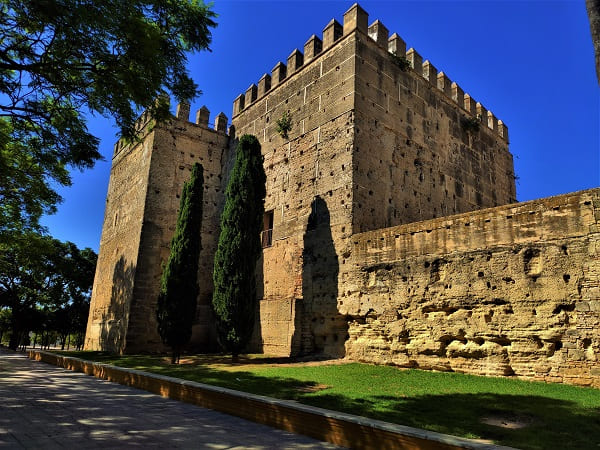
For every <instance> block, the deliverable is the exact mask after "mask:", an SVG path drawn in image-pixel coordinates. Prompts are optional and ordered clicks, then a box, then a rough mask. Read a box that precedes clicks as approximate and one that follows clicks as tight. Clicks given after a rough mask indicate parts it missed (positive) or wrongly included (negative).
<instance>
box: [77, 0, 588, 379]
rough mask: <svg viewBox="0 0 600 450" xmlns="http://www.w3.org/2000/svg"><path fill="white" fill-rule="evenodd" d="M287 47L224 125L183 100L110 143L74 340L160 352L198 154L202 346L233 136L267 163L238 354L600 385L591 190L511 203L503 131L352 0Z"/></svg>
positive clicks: (197, 338) (197, 332)
mask: <svg viewBox="0 0 600 450" xmlns="http://www.w3.org/2000/svg"><path fill="white" fill-rule="evenodd" d="M302 50H303V51H300V50H298V49H296V50H294V51H293V52H292V53H291V54H290V56H289V57H288V59H287V61H286V64H283V63H281V62H280V63H278V64H277V65H275V67H274V68H273V70H272V71H271V73H270V74H265V75H264V76H263V77H262V78H261V79H260V80H258V82H257V84H252V85H251V86H250V87H249V88H248V89H247V90H246V91H245V92H244V93H243V94H241V95H240V96H239V97H237V98H236V99H235V101H234V104H233V117H232V120H231V122H232V124H231V126H230V127H229V128H227V121H228V119H227V117H225V115H224V114H223V113H221V114H219V115H218V116H217V117H216V119H215V126H214V128H209V126H208V122H209V111H208V110H207V109H206V108H202V109H200V110H199V111H198V112H197V114H196V118H195V121H194V122H190V121H189V115H190V107H189V105H186V104H180V105H179V106H178V107H177V112H176V116H175V117H174V118H173V119H172V120H171V122H170V123H168V124H159V125H157V124H154V122H153V121H152V120H151V119H150V118H149V117H147V116H146V115H143V116H142V117H141V118H140V120H139V122H138V127H139V133H140V137H141V139H140V141H139V142H135V143H125V142H123V141H119V142H117V144H116V145H115V152H114V155H113V162H112V170H111V178H110V184H109V190H108V197H107V204H106V212H105V218H104V226H103V231H102V239H101V243H100V253H99V259H98V267H97V272H96V279H95V282H94V290H93V295H92V305H91V309H90V318H89V322H88V330H87V334H86V348H87V349H103V350H111V351H118V352H144V351H160V350H162V349H163V347H162V344H161V342H160V338H159V336H158V332H157V327H156V319H155V307H156V301H157V293H158V286H159V279H160V274H161V264H162V263H163V262H164V261H165V260H166V258H167V255H168V253H169V242H170V240H171V237H172V235H173V231H174V227H175V221H176V215H177V208H178V206H179V195H180V193H181V190H182V186H183V183H184V181H186V180H187V178H189V173H190V170H191V167H192V164H193V163H194V162H196V161H198V162H200V163H202V165H203V166H204V174H205V175H204V176H205V194H204V202H205V204H204V218H203V225H202V246H203V250H202V254H201V257H200V262H201V266H200V270H199V285H200V290H201V292H200V294H199V297H198V310H197V317H196V324H195V325H194V330H193V338H192V346H193V347H194V348H196V349H201V350H210V349H214V348H215V346H216V342H215V336H214V329H213V328H212V323H213V320H212V318H211V314H212V313H211V308H210V301H211V296H212V261H213V256H214V252H215V248H216V242H217V239H218V233H219V216H220V212H221V209H222V206H223V202H224V191H225V186H226V183H227V178H228V173H229V170H230V168H231V167H232V164H233V161H234V158H235V146H236V141H237V137H239V136H241V135H243V134H246V133H248V134H253V135H255V136H256V137H257V138H258V139H259V141H260V143H261V146H262V152H263V155H264V167H265V172H266V175H267V186H266V187H267V198H266V200H265V211H266V214H265V231H264V232H263V235H262V240H263V247H264V248H263V255H262V259H261V260H260V262H259V264H258V267H257V270H258V279H259V286H258V293H259V298H260V300H259V311H258V313H257V317H256V324H255V333H254V337H253V342H252V344H251V350H253V351H262V352H265V353H268V354H274V355H303V354H320V355H329V356H334V357H341V356H345V357H347V358H350V359H353V360H358V361H368V362H377V363H384V364H396V365H400V366H404V367H419V368H431V369H438V370H455V371H461V372H467V373H475V374H485V375H491V374H493V375H517V376H520V377H527V378H532V379H542V380H548V381H564V382H570V383H579V384H588V385H594V386H600V363H599V362H598V360H597V358H598V352H599V350H600V336H599V334H598V331H597V330H598V325H600V288H599V278H600V263H599V260H600V234H599V230H598V223H599V221H600V190H598V189H595V190H589V191H583V192H578V193H573V194H567V195H563V196H558V197H552V198H547V199H541V200H536V201H533V202H526V203H515V202H516V192H515V178H514V171H513V161H512V155H511V154H510V152H509V150H508V129H507V127H506V125H505V124H504V123H503V122H502V121H501V120H499V119H497V118H496V117H495V116H494V114H493V113H492V112H491V111H488V110H487V109H486V108H485V107H484V106H483V105H482V104H481V103H478V102H477V101H476V100H475V99H473V98H472V97H471V96H470V95H469V94H467V93H465V92H464V91H463V90H462V89H461V87H460V86H459V85H458V84H456V83H454V82H452V81H451V80H450V79H449V78H448V76H446V75H445V74H444V73H443V72H438V71H437V69H436V68H435V67H434V66H433V64H432V63H430V62H429V61H423V60H422V57H421V56H420V55H419V53H418V52H417V51H415V50H414V49H412V48H411V49H408V50H407V49H406V44H405V43H404V41H403V40H402V39H401V38H400V37H399V36H398V35H397V34H392V35H391V36H390V35H389V32H388V30H387V29H386V28H385V26H384V25H383V24H382V23H381V22H379V21H375V22H373V23H372V24H371V25H370V26H369V25H368V16H367V13H366V12H365V11H364V10H362V8H361V7H360V6H359V5H356V4H355V5H353V6H352V7H351V8H350V9H349V10H348V11H347V12H346V13H345V14H344V18H343V24H340V23H338V22H337V21H335V20H332V21H331V22H330V23H329V24H327V26H326V27H325V29H324V30H323V34H322V38H319V37H317V36H315V35H313V36H311V37H310V38H309V39H308V41H307V42H306V44H305V45H304V48H303V49H302ZM285 115H287V116H289V117H290V118H291V130H289V132H288V133H287V134H285V133H283V134H285V135H284V136H282V133H279V132H278V131H277V122H278V121H279V120H280V119H281V118H282V117H284V116H285Z"/></svg>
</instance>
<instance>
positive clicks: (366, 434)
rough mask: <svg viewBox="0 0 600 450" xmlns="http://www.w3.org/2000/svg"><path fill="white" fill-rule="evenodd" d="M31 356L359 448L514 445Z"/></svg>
mask: <svg viewBox="0 0 600 450" xmlns="http://www.w3.org/2000/svg"><path fill="white" fill-rule="evenodd" d="M29 358H31V359H33V360H36V361H42V362H45V363H48V364H53V365H56V366H58V367H63V368H65V369H69V370H73V371H76V372H83V373H85V374H87V375H93V376H95V377H97V378H101V379H104V380H108V381H112V382H116V383H119V384H123V385H126V386H132V387H135V388H138V389H143V390H146V391H149V392H153V393H155V394H159V395H161V396H163V397H168V398H171V399H174V400H179V401H184V402H187V403H192V404H195V405H198V406H202V407H204V408H209V409H213V410H215V411H220V412H223V413H226V414H230V415H233V416H237V417H241V418H243V419H247V420H251V421H253V422H258V423H262V424H265V425H269V426H272V427H275V428H279V429H282V430H286V431H290V432H293V433H297V434H303V435H306V436H310V437H313V438H316V439H320V440H322V441H327V442H331V443H333V444H336V445H340V446H343V447H349V448H357V449H381V450H383V449H448V450H449V449H473V450H492V449H494V450H503V449H504V450H508V449H509V447H501V446H497V445H492V444H483V443H479V442H476V441H472V440H469V439H463V438H458V437H455V436H450V435H446V434H441V433H435V432H433V431H426V430H421V429H418V428H412V427H406V426H403V425H396V424H392V423H388V422H383V421H380V420H372V419H367V418H365V417H361V416H355V415H352V414H345V413H341V412H337V411H331V410H327V409H323V408H316V407H313V406H308V405H303V404H300V403H296V402H293V401H289V400H279V399H275V398H271V397H265V396H262V395H255V394H249V393H246V392H240V391H235V390H233V389H227V388H222V387H218V386H212V385H207V384H202V383H196V382H193V381H186V380H181V379H179V378H173V377H166V376H162V375H156V374H153V373H148V372H142V371H139V370H134V369H127V368H123V367H117V366H111V365H108V364H100V363H95V362H91V361H86V360H83V359H80V358H74V357H68V356H61V355H57V354H54V353H50V352H45V351H39V350H30V351H29Z"/></svg>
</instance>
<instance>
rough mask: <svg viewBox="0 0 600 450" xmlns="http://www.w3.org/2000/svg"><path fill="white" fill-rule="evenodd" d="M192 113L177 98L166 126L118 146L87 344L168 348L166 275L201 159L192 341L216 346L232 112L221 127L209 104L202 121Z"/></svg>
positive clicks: (110, 347) (144, 349) (150, 349)
mask: <svg viewBox="0 0 600 450" xmlns="http://www.w3.org/2000/svg"><path fill="white" fill-rule="evenodd" d="M188 116H189V106H187V105H185V104H182V105H179V107H178V111H177V117H174V118H173V119H172V120H171V121H170V122H169V123H166V124H163V125H159V126H154V124H153V123H152V124H150V125H149V126H148V127H147V128H148V130H151V132H149V134H148V135H144V134H142V135H141V138H142V140H141V142H140V143H137V144H135V145H128V146H127V145H123V143H122V141H120V142H119V143H118V144H117V146H116V148H119V149H120V148H121V147H123V150H119V153H118V154H116V155H115V157H114V158H113V165H112V168H111V179H110V185H109V191H108V195H107V206H106V212H105V221H104V226H103V234H102V238H101V241H100V253H99V255H100V256H99V263H98V267H97V271H96V278H95V281H94V291H93V293H92V307H91V310H92V311H93V312H92V313H91V314H90V323H89V324H88V331H87V333H86V349H90V350H91V349H94V350H96V349H99V350H110V351H118V352H122V351H127V352H155V351H160V350H164V347H163V345H162V343H161V341H160V336H159V335H158V331H157V323H156V302H157V296H158V290H159V284H160V276H161V272H162V266H163V264H164V263H165V262H166V259H167V257H168V255H169V245H170V242H171V239H172V237H173V233H174V231H175V223H176V220H177V212H178V209H179V203H180V196H181V192H182V189H183V183H184V182H186V181H187V180H188V179H189V176H190V172H191V169H192V165H193V164H194V163H195V162H200V163H201V164H202V166H203V168H204V210H203V219H202V252H201V255H200V267H199V271H198V274H199V276H198V284H199V286H200V293H199V296H198V308H197V313H196V323H195V325H194V328H193V335H192V343H191V348H201V349H207V348H209V347H211V346H212V347H213V348H214V347H215V346H216V343H215V342H214V339H212V338H211V330H212V322H213V321H212V317H211V307H210V302H211V297H212V265H213V258H214V252H215V248H216V242H217V239H218V229H219V217H220V211H221V208H222V204H223V191H222V186H221V185H222V176H221V173H222V161H224V160H225V159H226V158H225V153H226V152H227V149H228V139H229V138H228V136H227V134H226V132H225V130H226V124H227V118H226V117H225V116H224V115H220V116H217V119H216V125H215V128H217V129H211V128H209V127H208V110H206V109H202V110H200V111H199V112H198V114H197V119H196V123H191V122H189V121H188ZM115 217H119V218H118V219H115ZM113 222H114V224H113ZM107 324H112V325H107ZM117 325H118V326H117ZM107 327H108V328H110V329H111V330H112V331H111V333H112V335H114V337H111V338H110V339H108V340H107V338H106V332H105V331H103V330H104V329H105V328H107ZM213 334H214V332H213ZM112 335H111V336H112Z"/></svg>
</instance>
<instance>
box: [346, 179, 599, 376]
mask: <svg viewBox="0 0 600 450" xmlns="http://www.w3.org/2000/svg"><path fill="white" fill-rule="evenodd" d="M599 225H600V189H595V190H590V191H582V192H577V193H574V194H568V195H562V196H558V197H550V198H546V199H542V200H536V201H531V202H526V203H521V204H517V205H507V206H502V207H498V208H493V209H487V210H482V211H478V212H476V213H469V214H461V215H458V216H451V217H446V218H440V219H435V220H429V221H425V222H419V223H415V224H409V225H402V226H398V227H393V228H387V229H384V230H376V231H371V232H367V233H361V234H356V235H354V236H353V237H352V240H353V251H352V266H351V269H350V270H349V271H348V272H347V273H345V274H344V275H343V279H344V284H345V287H346V292H345V295H344V298H343V305H342V306H341V308H340V309H341V310H342V312H343V313H344V314H347V315H348V316H351V317H352V320H351V321H350V328H349V334H350V338H349V339H348V341H347V342H346V350H347V355H348V357H350V358H351V359H355V360H360V361H369V362H376V363H383V364H396V365H400V366H404V367H420V368H426V369H437V370H454V371H459V372H467V373H476V374H480V375H517V376H520V377H527V378H533V379H539V380H545V381H565V382H569V383H575V384H584V385H594V386H597V387H598V386H600V366H599V364H598V354H599V352H600V340H599V339H598V328H599V327H600V289H599V287H598V286H599V283H600V233H599V231H600V230H599Z"/></svg>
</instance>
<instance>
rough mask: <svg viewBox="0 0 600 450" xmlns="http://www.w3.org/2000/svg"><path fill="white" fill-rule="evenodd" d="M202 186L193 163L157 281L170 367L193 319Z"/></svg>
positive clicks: (199, 172)
mask: <svg viewBox="0 0 600 450" xmlns="http://www.w3.org/2000/svg"><path fill="white" fill-rule="evenodd" d="M203 185H204V176H203V168H202V165H200V163H195V164H194V167H193V168H192V175H191V177H190V180H189V181H188V182H186V183H185V184H184V186H183V194H182V195H181V202H180V205H179V214H178V215H177V225H176V227H175V234H174V236H173V240H172V241H171V253H170V254H169V259H168V260H167V264H166V265H165V267H164V269H163V273H162V277H161V279H160V292H159V294H158V305H157V309H156V319H157V320H158V333H159V334H160V337H161V339H162V341H163V343H164V344H165V345H168V346H169V347H171V350H172V356H171V363H172V364H177V363H178V362H179V357H180V356H181V352H182V350H183V349H184V347H185V346H186V345H187V343H188V342H189V340H190V338H191V336H192V325H193V322H194V318H195V316H196V301H197V300H196V299H197V297H198V258H199V256H200V250H201V249H202V244H201V239H200V228H201V226H202V196H203V189H204V186H203Z"/></svg>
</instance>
